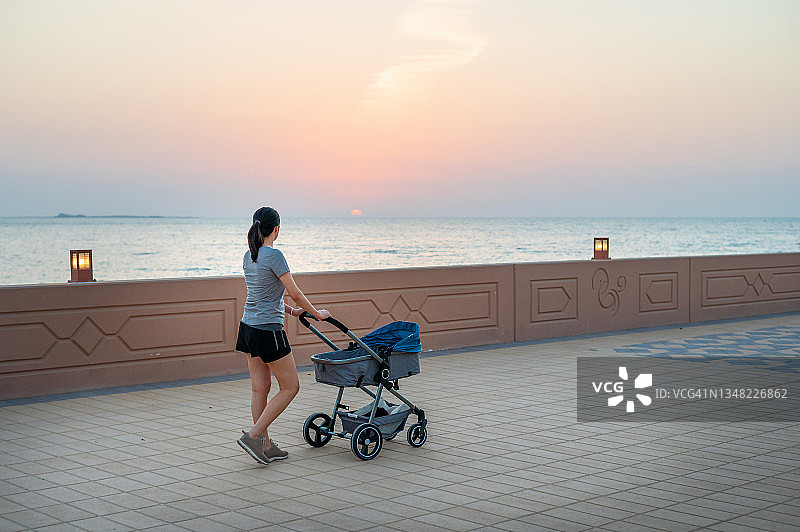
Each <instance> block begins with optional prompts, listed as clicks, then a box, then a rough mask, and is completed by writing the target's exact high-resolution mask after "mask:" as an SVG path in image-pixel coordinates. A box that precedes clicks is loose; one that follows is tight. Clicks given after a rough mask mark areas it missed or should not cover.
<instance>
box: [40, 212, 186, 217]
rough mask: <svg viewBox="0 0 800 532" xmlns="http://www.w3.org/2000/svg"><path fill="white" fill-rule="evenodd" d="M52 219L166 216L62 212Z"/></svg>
mask: <svg viewBox="0 0 800 532" xmlns="http://www.w3.org/2000/svg"><path fill="white" fill-rule="evenodd" d="M54 218H166V216H134V215H132V214H106V215H101V216H86V215H85V214H67V213H64V212H60V213H58V215H57V216H54ZM175 218H178V217H175ZM181 218H182V217H181Z"/></svg>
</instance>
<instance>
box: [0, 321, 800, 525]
mask: <svg viewBox="0 0 800 532" xmlns="http://www.w3.org/2000/svg"><path fill="white" fill-rule="evenodd" d="M776 328H777V329H776ZM769 330H773V331H778V333H776V334H777V336H776V334H773V335H772V336H770V335H769V334H768V333H766V332H765V331H769ZM798 331H800V315H798V314H793V315H783V316H777V317H771V318H765V319H753V320H740V321H731V322H725V323H715V324H708V325H702V326H691V327H683V328H678V327H676V328H667V329H660V330H649V331H642V332H628V333H621V334H606V335H601V336H597V337H582V338H572V339H564V340H557V341H549V342H537V343H526V344H513V345H505V346H497V347H492V348H476V349H469V350H459V351H458V352H451V353H450V354H446V355H442V356H432V357H426V358H424V359H423V360H422V373H421V374H420V375H417V376H415V377H412V378H409V379H405V380H404V381H401V382H402V384H401V391H402V392H403V393H404V394H406V395H407V397H409V398H410V399H411V400H413V401H414V402H416V403H418V404H419V405H420V406H421V407H423V408H424V409H425V411H426V413H427V415H428V418H429V420H430V423H429V438H428V442H427V443H426V444H425V445H424V446H423V447H421V448H419V449H414V448H412V447H410V446H409V445H408V444H406V443H405V438H404V437H403V435H402V434H401V435H400V436H398V437H397V438H396V440H394V441H392V442H387V443H385V444H384V448H383V450H382V451H381V453H380V455H379V456H378V457H377V458H376V459H374V460H372V461H369V462H362V461H360V460H358V459H356V458H355V457H354V456H353V454H352V453H351V452H350V450H349V445H348V443H349V442H348V441H347V440H343V439H339V438H334V439H333V440H332V441H331V442H330V443H328V445H326V446H325V447H322V448H319V449H315V448H311V447H308V446H307V445H306V444H305V443H304V441H303V439H302V436H301V427H302V424H303V421H304V420H305V418H306V417H307V416H308V415H309V414H311V413H313V412H317V411H320V410H322V411H328V410H330V408H331V406H332V404H333V400H334V399H335V392H336V389H335V388H333V387H330V386H325V385H323V384H318V383H316V382H315V381H314V378H313V375H312V374H311V373H310V372H309V371H303V372H301V392H300V395H299V396H298V398H297V399H296V400H295V401H294V402H293V403H292V404H291V405H290V407H289V409H288V410H287V411H286V412H285V413H284V415H282V416H281V417H280V418H279V420H278V421H277V422H276V424H275V425H274V427H273V430H272V433H271V435H272V437H273V438H274V439H276V440H277V441H278V442H280V443H281V444H282V447H284V448H286V449H287V450H288V451H289V452H290V453H291V456H290V457H289V459H288V460H286V461H283V462H274V463H272V464H271V465H269V466H260V465H258V464H256V463H255V462H254V461H253V460H252V459H251V458H250V457H249V456H247V455H246V454H245V453H243V452H242V451H241V449H240V448H239V447H238V446H237V445H236V443H235V439H236V438H237V437H238V433H239V429H241V428H246V427H247V426H248V418H249V384H248V381H247V380H246V379H238V380H219V381H217V382H193V383H183V384H182V385H180V386H150V387H147V386H145V387H138V388H128V389H124V390H112V391H111V393H109V392H108V391H106V392H102V393H97V392H94V393H88V394H74V395H67V396H61V397H50V398H39V399H37V400H34V401H17V402H14V401H6V402H0V450H1V451H2V452H0V530H2V531H12V530H22V529H33V528H35V529H42V530H102V531H108V530H133V529H135V530H141V529H148V530H241V529H263V530H337V529H344V530H363V529H375V530H377V529H381V530H440V529H441V530H445V529H446V530H474V529H481V530H539V529H545V530H546V529H554V530H585V529H594V530H642V529H656V530H669V531H676V530H694V529H698V528H707V529H710V530H797V529H798V527H800V443H799V442H800V424H798V423H795V424H792V423H772V424H770V423H727V424H723V423H625V424H612V423H608V424H600V423H592V424H578V423H577V422H576V421H575V411H574V409H575V358H576V356H578V355H586V354H596V355H615V356H618V355H620V354H621V353H628V354H630V355H631V356H637V355H639V356H641V355H647V354H653V353H645V352H642V349H644V350H647V349H655V350H656V351H655V352H657V353H661V354H663V353H664V351H663V350H662V351H658V349H670V353H671V354H673V355H674V354H680V353H681V350H680V349H678V347H680V346H682V347H683V352H684V353H685V354H694V355H697V354H702V351H697V350H703V349H708V348H709V346H708V342H705V343H704V342H703V341H702V340H703V339H706V340H709V339H714V338H716V340H720V338H722V339H723V340H724V339H726V338H727V339H731V338H733V339H735V342H732V343H736V344H737V345H738V347H736V348H737V349H741V350H742V351H744V352H748V349H750V350H753V349H755V350H758V351H759V353H763V352H765V351H767V352H768V351H769V349H773V348H774V349H775V350H776V354H781V355H783V356H786V355H787V354H794V355H797V354H798V353H797V348H798V345H797V344H796V343H795V340H796V339H797V333H798ZM713 335H716V336H713ZM720 335H721V336H720ZM765 335H766V336H770V338H771V339H773V340H778V341H777V342H776V343H774V344H772V345H773V347H771V348H770V347H764V346H765V345H769V342H768V341H763V340H765ZM792 335H794V336H792ZM787 338H789V340H788V341H785V340H786V339H787ZM791 338H794V340H792V339H791ZM697 340H701V341H699V342H698V341H697ZM767 340H769V338H767ZM423 342H424V338H423ZM712 343H713V342H712ZM732 343H730V342H729V343H728V344H727V345H732ZM646 346H649V347H646ZM754 346H757V347H754ZM717 347H718V346H717ZM673 348H675V349H673ZM637 350H638V351H637ZM791 350H794V351H791ZM778 351H781V352H780V353H777V352H778ZM783 351H786V352H783ZM356 392H358V393H356ZM345 398H346V401H345V402H346V403H348V404H350V405H351V406H353V405H360V404H362V403H365V402H367V401H366V399H367V396H366V395H364V394H363V393H362V392H359V391H358V390H355V391H354V390H348V391H347V393H346V394H345Z"/></svg>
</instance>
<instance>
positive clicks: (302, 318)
mask: <svg viewBox="0 0 800 532" xmlns="http://www.w3.org/2000/svg"><path fill="white" fill-rule="evenodd" d="M298 318H299V319H300V323H302V324H303V326H304V327H310V326H311V324H310V323H309V322H308V318H311V319H312V320H315V321H319V320H318V319H317V318H315V317H314V315H313V314H311V313H310V312H307V311H303V313H302V314H300V316H299V317H298ZM322 321H327V322H328V323H330V324H331V325H333V326H334V327H336V328H337V329H339V330H340V331H342V332H343V333H344V334H347V331H349V329H348V328H347V327H346V326H345V324H344V323H342V322H340V321H339V320H337V319H335V318H333V317H330V318H325V319H324V320H322Z"/></svg>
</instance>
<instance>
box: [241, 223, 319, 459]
mask: <svg viewBox="0 0 800 532" xmlns="http://www.w3.org/2000/svg"><path fill="white" fill-rule="evenodd" d="M280 225H281V219H280V216H278V212H277V211H276V210H275V209H273V208H271V207H261V208H260V209H258V210H257V211H256V212H255V214H253V225H252V226H251V227H250V230H249V231H248V233H247V243H248V245H249V248H250V249H249V250H248V251H247V252H246V253H245V254H244V263H243V268H244V279H245V284H246V285H247V300H246V301H245V304H244V315H243V316H242V322H241V323H240V324H239V336H238V338H237V340H236V350H237V351H241V352H243V353H247V354H248V355H249V356H248V358H247V367H248V369H249V371H250V384H251V387H252V397H251V399H250V408H251V410H252V413H253V428H251V429H250V430H249V431H242V432H243V434H242V437H241V438H239V439H238V440H237V442H238V443H239V445H240V446H241V447H242V449H244V450H245V451H247V453H248V454H249V455H250V456H252V457H253V458H254V459H255V460H256V461H257V462H259V463H262V464H268V463H270V462H271V461H273V460H282V459H284V458H286V457H287V456H288V455H289V453H287V452H286V451H281V450H280V449H279V448H278V446H277V445H275V442H273V441H272V440H271V439H270V437H269V433H268V428H269V425H270V424H271V423H272V422H273V421H275V418H277V417H278V416H279V415H280V414H281V412H283V411H284V410H286V407H287V406H289V403H290V402H291V401H292V399H294V397H295V396H296V395H297V392H298V391H299V389H300V382H299V381H298V379H297V367H296V366H295V362H294V356H292V354H291V352H292V349H291V347H289V342H288V341H287V339H286V333H285V332H284V330H283V314H284V313H289V314H291V315H292V316H300V315H301V314H302V313H303V311H304V310H306V311H308V312H309V313H311V314H312V315H313V316H314V317H315V318H317V319H320V320H322V319H325V318H329V317H330V315H331V314H330V312H328V311H327V310H317V309H316V308H315V307H314V305H312V304H311V303H310V302H309V301H308V299H307V298H306V296H305V295H303V292H301V291H300V289H299V288H297V285H296V284H295V282H294V278H292V274H291V272H290V271H289V266H288V265H287V264H286V259H285V258H284V257H283V253H281V252H280V251H279V250H277V249H275V248H274V247H272V246H273V244H274V242H275V239H276V238H278V233H279V231H280ZM284 290H285V291H286V293H288V294H289V297H291V298H292V300H293V301H294V302H295V303H296V304H298V305H299V308H292V307H290V306H288V305H286V304H285V303H284V302H283V293H284ZM270 375H275V378H276V379H277V380H278V386H279V388H280V390H279V391H278V393H276V394H275V395H274V396H273V397H272V399H271V400H269V401H267V395H268V394H269V389H270V383H271V377H270Z"/></svg>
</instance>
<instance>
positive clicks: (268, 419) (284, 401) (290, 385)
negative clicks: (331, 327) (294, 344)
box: [250, 353, 300, 449]
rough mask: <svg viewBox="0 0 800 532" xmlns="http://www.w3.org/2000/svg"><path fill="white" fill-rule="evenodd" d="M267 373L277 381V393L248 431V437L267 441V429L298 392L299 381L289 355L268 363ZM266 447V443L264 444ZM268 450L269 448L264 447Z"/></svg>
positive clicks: (291, 357) (292, 360)
mask: <svg viewBox="0 0 800 532" xmlns="http://www.w3.org/2000/svg"><path fill="white" fill-rule="evenodd" d="M268 366H269V367H268V371H272V374H273V375H275V378H276V379H277V380H278V387H279V390H278V393H276V394H275V395H274V396H273V397H272V399H270V400H269V401H267V406H266V408H264V410H263V412H261V415H260V416H259V418H258V419H257V420H256V422H255V424H254V425H253V428H252V429H250V436H253V437H256V436H259V435H263V436H264V437H265V438H267V440H269V434H268V432H267V428H268V427H269V426H270V424H271V423H272V422H273V421H275V419H276V418H277V417H278V416H279V415H280V414H281V412H283V411H284V410H286V407H287V406H289V403H291V402H292V399H294V398H295V396H296V395H297V392H298V391H300V380H299V379H298V378H297V366H296V365H295V363H294V356H293V355H292V354H291V353H290V354H288V355H286V356H285V357H283V358H281V359H280V360H276V361H275V362H270V363H269V364H268ZM265 445H266V442H265ZM266 448H267V449H269V446H266Z"/></svg>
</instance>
